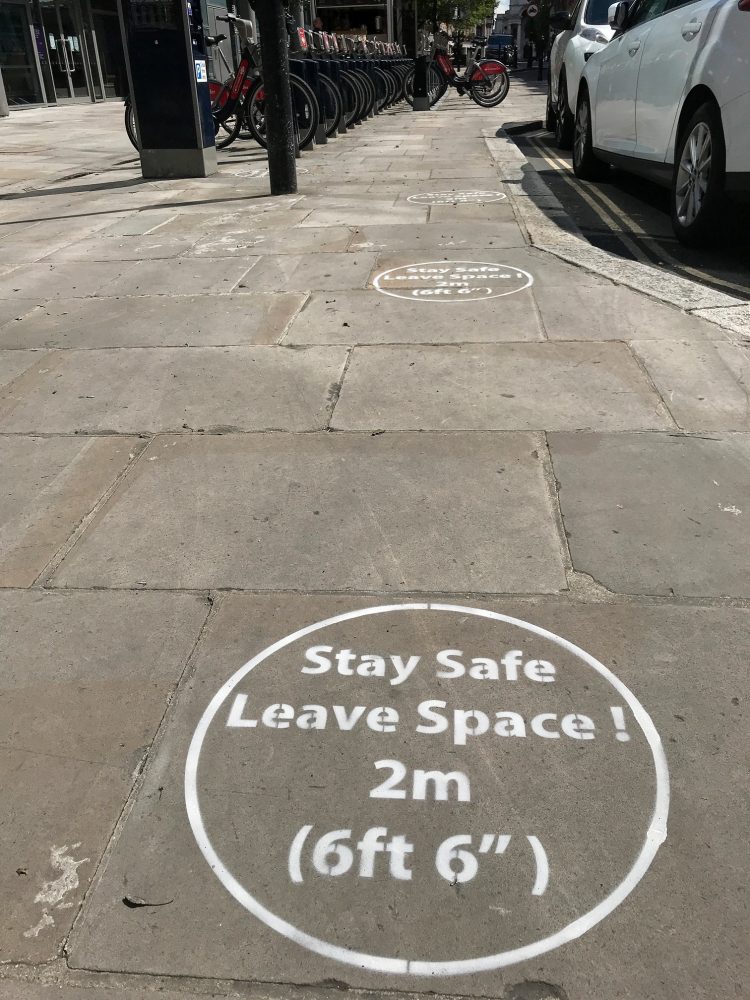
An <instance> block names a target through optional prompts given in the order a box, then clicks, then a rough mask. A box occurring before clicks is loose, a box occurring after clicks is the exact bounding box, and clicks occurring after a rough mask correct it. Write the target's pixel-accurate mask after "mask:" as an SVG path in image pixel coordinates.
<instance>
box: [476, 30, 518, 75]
mask: <svg viewBox="0 0 750 1000" xmlns="http://www.w3.org/2000/svg"><path fill="white" fill-rule="evenodd" d="M484 54H485V58H487V59H499V60H500V62H502V63H505V65H506V66H508V67H510V69H518V50H517V49H516V43H515V42H514V41H513V35H490V37H489V38H488V39H487V44H486V46H485V49H484Z"/></svg>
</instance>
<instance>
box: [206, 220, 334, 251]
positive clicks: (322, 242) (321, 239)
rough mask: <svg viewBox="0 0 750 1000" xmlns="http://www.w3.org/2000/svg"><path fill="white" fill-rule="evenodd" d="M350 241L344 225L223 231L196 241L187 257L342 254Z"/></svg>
mask: <svg viewBox="0 0 750 1000" xmlns="http://www.w3.org/2000/svg"><path fill="white" fill-rule="evenodd" d="M351 238H352V231H351V229H349V228H347V227H346V226H340V227H338V228H336V227H334V226H330V227H327V228H325V227H324V228H321V229H285V230H283V232H277V231H275V230H268V229H264V230H257V229H255V230H241V231H238V232H236V233H233V232H230V231H226V230H222V231H221V232H220V233H217V234H215V235H211V236H208V237H206V238H204V239H201V240H198V242H197V243H196V244H195V245H194V246H193V247H192V248H191V249H190V250H189V251H188V256H190V257H235V256H243V255H244V256H247V254H248V253H253V254H302V253H341V252H342V251H344V250H347V249H348V247H349V243H350V241H351Z"/></svg>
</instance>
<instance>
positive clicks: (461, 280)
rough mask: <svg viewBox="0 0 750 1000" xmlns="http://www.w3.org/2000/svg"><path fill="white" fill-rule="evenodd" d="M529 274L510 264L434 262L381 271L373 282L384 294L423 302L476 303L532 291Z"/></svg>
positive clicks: (460, 261) (531, 278) (454, 261)
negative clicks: (526, 290) (525, 289)
mask: <svg viewBox="0 0 750 1000" xmlns="http://www.w3.org/2000/svg"><path fill="white" fill-rule="evenodd" d="M533 282H534V279H533V277H532V276H531V275H530V274H529V272H528V271H524V270H522V269H521V268H519V267H513V266H512V265H510V264H496V263H489V262H487V261H472V260H432V261H423V262H421V263H415V264H402V265H401V266H400V267H392V268H390V269H389V270H387V271H381V273H380V274H378V275H377V276H376V277H375V279H374V280H373V285H374V287H375V288H376V289H377V290H378V291H379V292H381V293H382V294H383V295H390V296H392V297H393V298H397V299H410V300H414V299H416V300H418V301H420V302H473V301H477V300H480V299H495V298H500V297H501V296H503V295H512V294H513V293H514V292H520V291H523V289H524V288H529V287H530V286H531V285H532V284H533Z"/></svg>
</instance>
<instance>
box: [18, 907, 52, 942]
mask: <svg viewBox="0 0 750 1000" xmlns="http://www.w3.org/2000/svg"><path fill="white" fill-rule="evenodd" d="M54 925H55V921H54V920H53V919H52V917H51V916H50V915H49V913H48V912H47V911H46V910H42V915H41V917H40V918H39V923H38V924H36V926H34V927H29V929H28V930H27V931H24V932H23V936H24V937H25V938H32V937H33V938H35V937H38V936H39V932H40V931H43V930H44V928H45V927H54Z"/></svg>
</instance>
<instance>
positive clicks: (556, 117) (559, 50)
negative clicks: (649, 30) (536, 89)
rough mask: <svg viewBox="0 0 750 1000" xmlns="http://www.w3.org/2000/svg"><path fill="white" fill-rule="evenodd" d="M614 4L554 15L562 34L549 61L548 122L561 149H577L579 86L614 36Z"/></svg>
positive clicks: (602, 1) (594, 1) (586, 3)
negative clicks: (611, 9) (592, 59)
mask: <svg viewBox="0 0 750 1000" xmlns="http://www.w3.org/2000/svg"><path fill="white" fill-rule="evenodd" d="M609 4H610V0H578V3H577V4H576V5H575V7H574V8H573V10H572V11H571V12H570V13H568V12H567V11H560V12H559V13H555V14H553V15H552V18H551V24H552V27H553V28H556V29H558V30H559V34H558V35H557V36H556V37H555V40H554V42H553V43H552V51H551V52H550V57H549V84H548V87H547V118H546V122H545V125H546V127H547V129H549V131H550V132H554V133H555V135H556V138H557V145H558V146H559V147H560V149H570V147H571V146H572V145H573V126H574V123H575V113H576V101H577V100H578V84H579V82H580V79H581V74H582V73H583V69H584V67H585V65H586V62H587V61H588V59H590V57H591V56H592V55H593V54H594V53H595V52H598V51H599V50H600V49H601V48H603V47H604V46H605V45H606V44H607V42H608V41H609V40H610V38H611V37H612V36H613V34H614V30H613V29H612V28H611V27H610V26H609V23H608V11H609Z"/></svg>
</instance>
